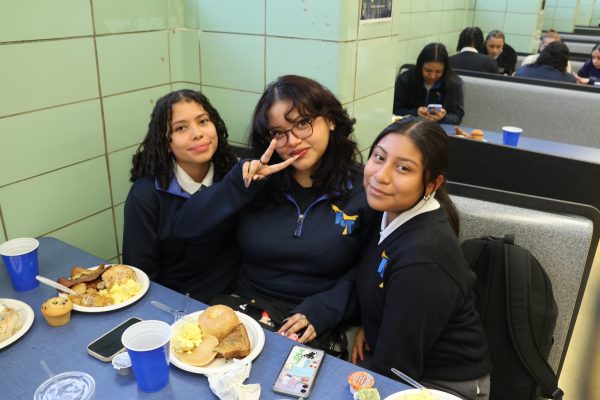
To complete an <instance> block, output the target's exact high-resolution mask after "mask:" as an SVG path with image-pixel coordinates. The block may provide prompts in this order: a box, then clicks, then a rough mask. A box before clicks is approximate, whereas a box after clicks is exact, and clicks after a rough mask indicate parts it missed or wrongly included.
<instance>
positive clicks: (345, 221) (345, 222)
mask: <svg viewBox="0 0 600 400" xmlns="http://www.w3.org/2000/svg"><path fill="white" fill-rule="evenodd" d="M331 209H332V210H333V212H334V213H335V223H336V225H339V226H341V227H342V228H344V230H343V231H342V235H344V236H346V235H352V228H353V227H354V223H355V222H356V220H357V219H358V215H348V214H346V213H345V212H344V211H342V210H341V209H340V208H339V207H337V206H336V205H334V204H332V205H331Z"/></svg>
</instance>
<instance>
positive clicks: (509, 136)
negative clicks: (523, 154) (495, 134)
mask: <svg viewBox="0 0 600 400" xmlns="http://www.w3.org/2000/svg"><path fill="white" fill-rule="evenodd" d="M521 133H523V129H521V128H519V127H516V126H503V127H502V143H504V144H505V145H507V146H516V145H517V144H519V138H520V137H521Z"/></svg>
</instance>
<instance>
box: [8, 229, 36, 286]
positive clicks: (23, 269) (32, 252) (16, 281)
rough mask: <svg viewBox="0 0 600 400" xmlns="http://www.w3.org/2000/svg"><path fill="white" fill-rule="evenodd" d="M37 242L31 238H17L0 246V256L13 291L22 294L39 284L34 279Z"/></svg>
mask: <svg viewBox="0 0 600 400" xmlns="http://www.w3.org/2000/svg"><path fill="white" fill-rule="evenodd" d="M39 245H40V244H39V242H38V241H37V240H35V239H32V238H18V239H12V240H9V241H8V242H4V243H2V244H1V245H0V255H2V260H3V261H4V265H6V269H7V270H8V275H9V276H10V281H11V283H12V286H13V289H15V290H16V291H17V292H24V291H26V290H30V289H33V288H36V287H37V286H38V285H39V284H40V283H39V282H38V281H37V280H36V279H35V277H36V275H38V270H39V266H38V246H39Z"/></svg>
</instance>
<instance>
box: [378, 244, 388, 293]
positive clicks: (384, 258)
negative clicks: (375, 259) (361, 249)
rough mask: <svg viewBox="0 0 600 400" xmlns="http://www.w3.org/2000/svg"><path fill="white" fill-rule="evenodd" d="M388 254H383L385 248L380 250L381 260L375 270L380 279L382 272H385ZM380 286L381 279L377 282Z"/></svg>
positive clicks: (381, 286)
mask: <svg viewBox="0 0 600 400" xmlns="http://www.w3.org/2000/svg"><path fill="white" fill-rule="evenodd" d="M387 263H388V256H387V254H385V250H384V251H382V252H381V261H380V262H379V267H377V272H378V273H379V276H380V277H381V279H383V274H384V273H385V268H386V267H387ZM379 287H380V288H383V281H381V283H380V284H379Z"/></svg>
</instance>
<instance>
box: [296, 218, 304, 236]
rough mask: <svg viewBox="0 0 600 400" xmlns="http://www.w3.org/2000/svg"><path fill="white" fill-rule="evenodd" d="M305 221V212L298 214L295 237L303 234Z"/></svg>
mask: <svg viewBox="0 0 600 400" xmlns="http://www.w3.org/2000/svg"><path fill="white" fill-rule="evenodd" d="M303 221H304V214H300V215H298V220H297V221H296V230H295V231H294V237H300V235H301V234H302V222H303Z"/></svg>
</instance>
